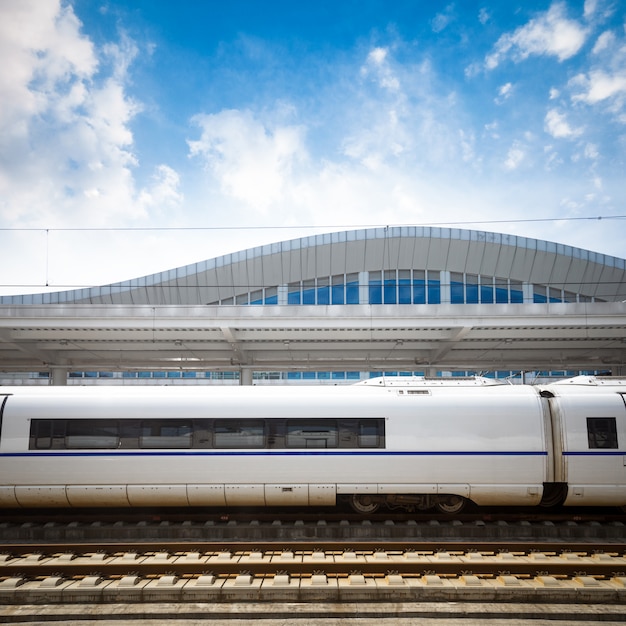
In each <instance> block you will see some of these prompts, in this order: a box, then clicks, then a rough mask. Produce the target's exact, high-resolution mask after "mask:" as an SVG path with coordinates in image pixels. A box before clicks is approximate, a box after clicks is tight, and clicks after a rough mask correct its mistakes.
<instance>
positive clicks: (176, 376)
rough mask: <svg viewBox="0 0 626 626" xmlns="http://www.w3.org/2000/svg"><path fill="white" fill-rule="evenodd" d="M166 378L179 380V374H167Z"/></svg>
mask: <svg viewBox="0 0 626 626" xmlns="http://www.w3.org/2000/svg"><path fill="white" fill-rule="evenodd" d="M167 377H168V378H180V372H168V373H167Z"/></svg>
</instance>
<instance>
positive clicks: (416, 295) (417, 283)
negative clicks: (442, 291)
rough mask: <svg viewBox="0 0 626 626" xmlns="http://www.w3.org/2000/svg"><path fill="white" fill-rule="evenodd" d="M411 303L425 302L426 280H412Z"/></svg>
mask: <svg viewBox="0 0 626 626" xmlns="http://www.w3.org/2000/svg"><path fill="white" fill-rule="evenodd" d="M413 304H426V281H425V280H424V279H423V278H420V279H417V280H413Z"/></svg>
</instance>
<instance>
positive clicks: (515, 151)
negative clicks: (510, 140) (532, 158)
mask: <svg viewBox="0 0 626 626" xmlns="http://www.w3.org/2000/svg"><path fill="white" fill-rule="evenodd" d="M525 159H526V151H525V150H524V148H523V146H522V144H521V143H520V142H518V141H516V142H515V143H514V144H513V145H512V146H511V147H510V148H509V151H508V153H507V155H506V159H505V161H504V168H505V169H507V170H509V171H512V170H516V169H517V168H518V167H519V166H520V165H521V164H522V162H523V161H524V160H525Z"/></svg>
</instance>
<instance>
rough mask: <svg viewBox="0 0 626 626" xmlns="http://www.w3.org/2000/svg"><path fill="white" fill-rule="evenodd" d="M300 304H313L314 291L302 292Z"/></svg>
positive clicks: (305, 290) (306, 290)
mask: <svg viewBox="0 0 626 626" xmlns="http://www.w3.org/2000/svg"><path fill="white" fill-rule="evenodd" d="M302 304H315V289H303V290H302Z"/></svg>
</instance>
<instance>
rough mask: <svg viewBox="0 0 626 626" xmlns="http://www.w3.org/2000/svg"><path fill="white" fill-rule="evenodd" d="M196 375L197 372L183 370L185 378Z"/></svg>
mask: <svg viewBox="0 0 626 626" xmlns="http://www.w3.org/2000/svg"><path fill="white" fill-rule="evenodd" d="M195 377H196V373H195V372H183V378H195Z"/></svg>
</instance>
